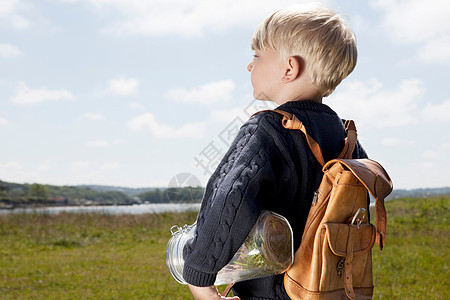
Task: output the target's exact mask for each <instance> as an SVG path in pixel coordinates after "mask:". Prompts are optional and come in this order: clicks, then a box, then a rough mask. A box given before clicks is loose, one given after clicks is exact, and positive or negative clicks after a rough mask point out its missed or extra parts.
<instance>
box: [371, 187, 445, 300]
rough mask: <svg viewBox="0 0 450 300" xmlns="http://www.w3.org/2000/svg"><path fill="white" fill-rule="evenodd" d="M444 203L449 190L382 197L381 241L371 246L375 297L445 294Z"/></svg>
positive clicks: (413, 297) (440, 295) (426, 296)
mask: <svg viewBox="0 0 450 300" xmlns="http://www.w3.org/2000/svg"><path fill="white" fill-rule="evenodd" d="M449 207H450V197H449V196H445V197H436V198H429V199H397V200H392V201H388V202H386V210H387V212H388V215H387V218H388V219H387V220H388V225H387V235H386V246H385V248H383V251H380V250H379V249H378V248H377V246H376V245H375V247H374V249H373V250H372V251H373V252H372V253H373V264H374V284H375V292H374V299H450V287H449V285H450V272H449V262H450V250H449V249H450V242H449V238H450V226H449ZM374 213H375V212H372V215H374Z"/></svg>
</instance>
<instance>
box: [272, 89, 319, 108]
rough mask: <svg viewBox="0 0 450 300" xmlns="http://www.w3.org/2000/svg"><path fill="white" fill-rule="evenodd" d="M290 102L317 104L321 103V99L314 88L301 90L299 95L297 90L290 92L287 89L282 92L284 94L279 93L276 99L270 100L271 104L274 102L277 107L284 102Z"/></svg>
mask: <svg viewBox="0 0 450 300" xmlns="http://www.w3.org/2000/svg"><path fill="white" fill-rule="evenodd" d="M292 101H313V102H317V103H322V97H321V96H320V94H319V93H318V92H317V90H316V89H315V88H314V89H306V90H302V92H300V93H299V90H295V91H291V92H290V91H289V90H288V89H287V90H285V91H284V93H281V94H280V95H279V96H278V97H276V99H274V100H272V102H275V103H276V104H278V105H282V104H284V103H286V102H292Z"/></svg>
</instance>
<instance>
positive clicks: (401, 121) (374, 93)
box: [327, 79, 424, 128]
mask: <svg viewBox="0 0 450 300" xmlns="http://www.w3.org/2000/svg"><path fill="white" fill-rule="evenodd" d="M423 93H424V89H423V88H422V82H421V81H420V80H417V79H411V80H403V81H402V82H401V83H400V84H399V85H398V86H397V87H396V88H395V89H393V90H387V89H385V88H384V87H383V85H382V84H381V83H380V82H379V81H377V80H375V79H374V80H371V81H367V82H362V81H352V82H346V83H344V84H343V85H342V87H340V89H339V90H337V91H336V92H335V94H332V95H331V96H330V97H329V100H327V101H330V103H331V104H332V106H333V108H334V109H335V110H336V111H337V112H338V113H339V114H340V115H341V117H343V118H354V119H355V121H357V124H358V125H359V126H368V127H375V128H385V127H398V126H404V125H408V124H415V123H417V122H418V121H419V120H418V118H417V115H418V103H419V100H420V99H421V97H422V95H423Z"/></svg>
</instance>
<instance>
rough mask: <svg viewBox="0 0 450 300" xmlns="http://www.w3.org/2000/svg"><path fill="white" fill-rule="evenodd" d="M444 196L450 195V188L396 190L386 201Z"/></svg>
mask: <svg viewBox="0 0 450 300" xmlns="http://www.w3.org/2000/svg"><path fill="white" fill-rule="evenodd" d="M442 195H450V187H442V188H424V189H412V190H402V189H398V190H395V189H394V190H393V191H392V193H391V194H390V195H389V196H388V197H387V198H386V199H388V200H389V199H397V198H426V197H430V196H442Z"/></svg>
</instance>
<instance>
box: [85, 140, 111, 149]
mask: <svg viewBox="0 0 450 300" xmlns="http://www.w3.org/2000/svg"><path fill="white" fill-rule="evenodd" d="M109 145H110V143H109V142H108V141H104V140H98V141H88V142H86V143H85V146H86V147H91V148H104V147H108V146H109Z"/></svg>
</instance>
